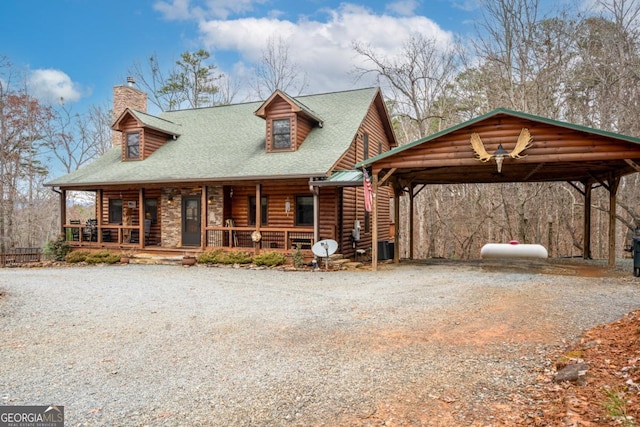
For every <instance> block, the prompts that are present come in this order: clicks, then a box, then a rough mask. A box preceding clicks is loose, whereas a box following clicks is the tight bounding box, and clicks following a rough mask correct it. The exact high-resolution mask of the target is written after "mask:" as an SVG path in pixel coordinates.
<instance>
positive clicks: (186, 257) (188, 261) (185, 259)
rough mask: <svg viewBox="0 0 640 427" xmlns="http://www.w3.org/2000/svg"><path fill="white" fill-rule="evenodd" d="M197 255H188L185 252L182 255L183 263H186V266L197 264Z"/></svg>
mask: <svg viewBox="0 0 640 427" xmlns="http://www.w3.org/2000/svg"><path fill="white" fill-rule="evenodd" d="M196 262H197V260H196V257H195V256H193V255H187V254H185V255H184V256H183V257H182V265H186V266H191V265H196Z"/></svg>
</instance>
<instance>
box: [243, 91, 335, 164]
mask: <svg viewBox="0 0 640 427" xmlns="http://www.w3.org/2000/svg"><path fill="white" fill-rule="evenodd" d="M255 115H256V116H258V117H261V118H263V119H264V120H265V121H266V138H265V149H266V150H267V152H269V153H271V152H287V151H296V150H297V149H299V148H300V145H302V142H303V141H304V140H305V138H306V137H307V136H308V135H309V134H310V133H311V131H312V130H313V129H314V128H315V127H318V128H321V127H322V125H323V121H322V119H321V118H320V117H319V116H318V115H317V114H316V113H314V112H313V111H312V110H311V109H309V108H308V107H307V106H305V105H304V104H303V103H302V102H301V101H300V100H296V99H294V98H291V97H290V96H289V95H287V94H286V93H284V92H281V91H279V90H276V91H275V92H274V93H273V94H271V96H270V97H269V99H267V100H266V101H265V102H264V103H262V105H261V106H260V108H258V109H257V110H256V111H255Z"/></svg>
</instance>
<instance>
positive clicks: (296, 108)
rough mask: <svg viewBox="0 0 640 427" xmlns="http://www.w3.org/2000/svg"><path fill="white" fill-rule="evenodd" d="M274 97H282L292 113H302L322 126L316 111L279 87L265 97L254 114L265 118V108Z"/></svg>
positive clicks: (321, 120)
mask: <svg viewBox="0 0 640 427" xmlns="http://www.w3.org/2000/svg"><path fill="white" fill-rule="evenodd" d="M276 99H282V100H283V101H285V102H286V103H287V104H289V105H290V106H291V111H293V112H294V113H302V114H304V115H306V116H307V117H309V118H310V119H312V120H315V121H316V122H317V123H318V124H319V125H320V126H322V122H323V119H322V118H321V117H320V116H319V115H318V114H317V113H315V112H314V111H313V110H311V109H310V108H309V107H307V106H306V105H304V104H303V103H302V102H300V101H298V100H297V99H295V98H294V97H292V96H289V95H287V94H286V93H285V92H283V91H281V90H280V89H276V90H275V91H274V92H273V93H272V94H271V96H269V98H267V100H266V101H264V102H263V103H262V105H260V107H259V108H258V109H257V110H256V111H255V112H254V114H255V115H256V116H258V117H261V118H263V119H266V118H267V108H268V107H269V105H271V103H272V102H273V101H274V100H276Z"/></svg>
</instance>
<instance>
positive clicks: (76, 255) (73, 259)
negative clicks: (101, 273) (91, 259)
mask: <svg viewBox="0 0 640 427" xmlns="http://www.w3.org/2000/svg"><path fill="white" fill-rule="evenodd" d="M88 256H89V252H88V251H73V252H71V253H69V254H67V256H66V257H64V260H65V261H66V262H69V263H72V264H76V263H78V262H84V261H86V260H87V257H88Z"/></svg>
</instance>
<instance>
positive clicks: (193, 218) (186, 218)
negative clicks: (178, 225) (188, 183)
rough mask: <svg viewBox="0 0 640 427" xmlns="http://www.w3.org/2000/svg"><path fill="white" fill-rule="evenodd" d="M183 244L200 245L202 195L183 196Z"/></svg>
mask: <svg viewBox="0 0 640 427" xmlns="http://www.w3.org/2000/svg"><path fill="white" fill-rule="evenodd" d="M182 245H183V246H200V196H186V197H183V198H182Z"/></svg>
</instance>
